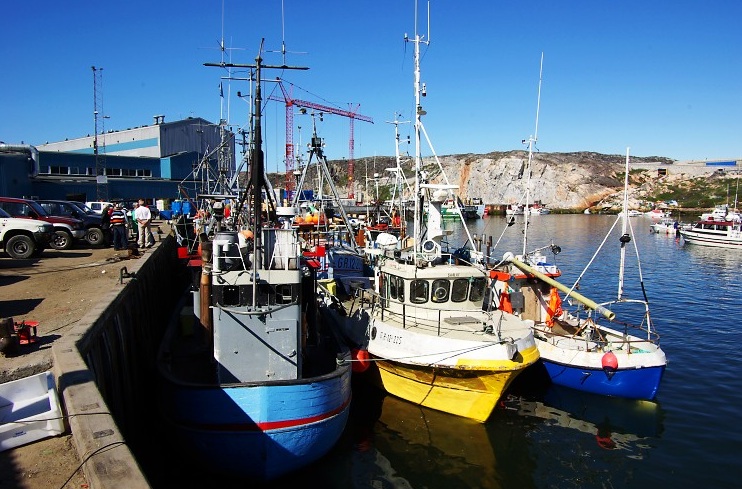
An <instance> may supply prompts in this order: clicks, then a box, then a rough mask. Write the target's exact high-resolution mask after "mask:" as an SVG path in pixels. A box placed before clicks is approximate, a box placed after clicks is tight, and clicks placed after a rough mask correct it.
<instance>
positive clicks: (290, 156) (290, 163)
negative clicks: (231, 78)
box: [270, 78, 374, 199]
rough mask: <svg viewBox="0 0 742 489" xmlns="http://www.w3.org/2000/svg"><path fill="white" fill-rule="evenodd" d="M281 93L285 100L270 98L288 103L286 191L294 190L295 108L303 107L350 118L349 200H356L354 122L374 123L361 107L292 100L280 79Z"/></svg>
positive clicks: (278, 81) (278, 79) (277, 79)
mask: <svg viewBox="0 0 742 489" xmlns="http://www.w3.org/2000/svg"><path fill="white" fill-rule="evenodd" d="M276 82H277V83H278V86H279V88H280V89H281V93H282V94H283V100H281V99H279V98H277V97H270V99H271V100H278V101H282V102H285V103H286V190H293V189H294V107H295V106H296V107H302V108H306V109H315V110H321V111H322V112H326V113H328V114H335V115H340V116H343V117H348V118H349V119H350V140H349V142H348V181H349V183H350V191H349V193H348V198H350V199H354V198H355V193H354V190H353V171H354V163H355V160H354V157H353V153H354V149H355V140H354V138H353V121H355V120H356V119H358V120H359V121H363V122H370V123H371V124H373V123H374V120H373V119H372V118H371V117H368V116H365V115H362V114H359V113H358V109H359V108H360V105H358V104H357V105H355V106H353V105H351V106H350V107H349V110H342V109H338V108H337V107H329V106H326V105H320V104H317V103H314V102H308V101H306V100H299V99H295V98H291V95H289V93H288V92H287V91H286V88H285V87H284V86H283V83H282V82H281V79H280V78H276Z"/></svg>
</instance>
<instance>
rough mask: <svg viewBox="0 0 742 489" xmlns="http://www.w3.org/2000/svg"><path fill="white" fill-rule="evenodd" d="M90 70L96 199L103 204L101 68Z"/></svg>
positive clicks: (105, 197)
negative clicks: (93, 120) (93, 121)
mask: <svg viewBox="0 0 742 489" xmlns="http://www.w3.org/2000/svg"><path fill="white" fill-rule="evenodd" d="M91 68H92V69H93V116H94V118H95V134H94V137H93V153H94V154H95V183H96V198H97V199H98V200H99V201H101V202H105V201H107V200H108V176H107V175H106V139H105V134H106V130H105V124H104V119H105V117H104V116H103V68H96V67H95V66H92V67H91ZM99 119H100V120H99ZM99 128H100V130H99ZM98 134H100V135H101V145H102V151H101V145H99V144H98Z"/></svg>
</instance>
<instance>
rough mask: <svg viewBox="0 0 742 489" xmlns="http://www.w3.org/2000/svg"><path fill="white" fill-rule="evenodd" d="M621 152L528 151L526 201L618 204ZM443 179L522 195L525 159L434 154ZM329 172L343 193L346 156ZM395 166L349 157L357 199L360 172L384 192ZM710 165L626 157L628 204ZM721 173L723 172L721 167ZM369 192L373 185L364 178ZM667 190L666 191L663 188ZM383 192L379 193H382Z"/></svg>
mask: <svg viewBox="0 0 742 489" xmlns="http://www.w3.org/2000/svg"><path fill="white" fill-rule="evenodd" d="M625 158H626V157H625V155H605V154H600V153H592V152H577V153H534V155H533V162H532V175H531V189H530V195H531V199H530V200H531V201H532V202H537V201H540V202H542V203H543V204H545V205H547V206H549V207H550V208H552V209H556V210H563V211H565V212H582V211H583V210H584V209H586V208H594V209H601V210H608V209H610V208H616V207H618V206H620V203H621V199H622V194H623V184H624V171H625ZM439 161H440V163H441V165H442V167H443V168H444V169H445V174H446V175H447V176H448V181H449V183H451V184H454V185H458V186H459V190H458V192H457V193H458V195H459V197H460V198H461V199H462V200H464V201H466V200H467V199H470V198H481V199H482V200H483V201H484V203H486V204H489V205H495V206H499V205H504V204H508V203H516V202H518V201H522V197H523V195H524V193H525V185H526V181H527V176H526V175H525V169H526V166H527V163H528V153H527V152H526V151H509V152H493V153H488V154H484V155H478V154H460V155H448V156H442V157H440V158H439ZM413 164H414V163H413V161H412V159H411V158H406V159H405V160H404V161H403V163H402V167H403V170H404V172H405V175H406V176H407V177H408V181H409V182H410V183H411V182H412V178H411V177H412V175H413V171H412V167H413ZM329 166H330V172H331V173H332V175H333V178H334V179H335V182H336V185H337V186H338V190H339V192H340V194H341V195H347V194H348V193H349V192H348V187H347V185H348V178H347V162H346V161H331V162H329ZM393 166H395V163H394V158H392V157H378V156H377V157H375V158H359V159H358V160H356V162H355V179H356V182H357V183H356V187H355V188H356V191H355V194H356V195H355V196H356V198H357V199H358V200H368V199H366V198H365V197H366V196H367V195H366V194H365V187H366V186H365V181H366V178H369V179H372V178H373V174H374V172H376V173H377V174H378V175H379V176H380V178H379V180H378V186H379V188H380V189H382V193H383V192H388V191H389V189H390V188H391V185H392V182H391V180H390V178H389V175H390V173H389V172H387V171H386V168H391V167H393ZM423 167H424V168H425V171H426V172H428V174H429V178H430V181H431V182H432V183H442V182H443V175H442V173H441V171H440V169H439V168H438V164H437V163H436V161H435V159H433V158H424V160H423ZM713 172H714V170H713V169H707V168H700V169H699V168H695V169H692V168H690V167H685V166H682V165H677V164H676V162H675V161H673V160H672V159H669V158H664V157H657V156H651V157H633V156H632V157H631V169H630V173H629V175H630V179H629V181H630V186H631V191H630V207H632V208H646V207H651V202H648V201H647V199H650V200H651V199H652V198H654V197H656V195H657V194H661V193H663V192H664V191H665V190H666V189H667V188H669V187H673V186H682V183H681V182H687V181H690V180H693V179H697V177H698V176H699V173H700V174H701V175H702V176H704V178H706V177H707V176H708V175H711V174H713ZM722 173H723V172H722ZM283 178H284V177H283V175H274V176H273V177H272V178H271V179H272V180H273V182H274V184H275V185H277V186H278V187H282V186H283V185H282V184H283ZM369 187H370V188H369V192H370V193H371V195H373V192H374V187H375V185H374V184H373V183H370V184H369ZM664 193H667V192H664ZM385 197H386V196H384V195H382V198H385Z"/></svg>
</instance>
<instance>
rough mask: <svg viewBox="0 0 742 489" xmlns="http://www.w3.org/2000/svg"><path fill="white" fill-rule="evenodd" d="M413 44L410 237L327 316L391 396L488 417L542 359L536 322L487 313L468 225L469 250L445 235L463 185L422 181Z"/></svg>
mask: <svg viewBox="0 0 742 489" xmlns="http://www.w3.org/2000/svg"><path fill="white" fill-rule="evenodd" d="M416 31H417V29H416ZM406 41H407V42H412V43H413V44H414V70H415V71H414V75H415V77H414V91H415V106H416V107H417V111H416V117H415V149H416V151H415V175H416V177H415V189H414V191H415V195H416V196H417V198H416V199H415V212H414V223H413V233H412V240H411V241H405V242H406V243H409V244H408V245H402V243H399V246H396V247H389V248H383V247H379V248H377V249H376V250H374V255H375V257H376V263H377V266H376V280H375V289H374V290H368V289H362V288H360V289H357V290H356V301H355V302H354V303H353V305H351V306H350V308H349V309H347V310H346V309H343V306H342V305H341V304H339V303H338V302H337V301H336V300H332V298H331V299H330V300H331V301H332V302H331V304H330V306H329V307H328V308H327V312H328V315H329V317H330V318H331V319H332V321H333V322H334V323H335V324H336V325H337V326H338V328H341V329H344V330H346V331H349V333H348V336H352V337H354V338H355V339H356V341H357V345H356V346H357V348H358V349H359V350H360V352H361V353H359V356H360V357H361V358H365V355H366V352H367V354H368V355H370V359H371V360H372V364H371V369H372V372H373V374H372V375H375V376H377V380H378V382H379V383H380V384H381V386H382V387H383V388H384V389H385V390H386V391H387V392H388V393H390V394H392V395H394V396H396V397H399V398H402V399H405V400H407V401H410V402H412V403H415V404H418V405H421V406H425V407H429V408H431V409H436V410H439V411H443V412H446V413H450V414H454V415H457V416H462V417H466V418H470V419H473V420H476V421H479V422H484V421H486V420H487V419H488V418H489V417H490V415H491V413H492V411H493V410H494V409H495V407H496V406H497V404H498V401H499V400H500V398H501V396H502V394H503V392H504V391H505V389H506V388H507V387H508V385H509V384H510V383H511V382H512V380H513V379H514V378H515V377H516V376H517V375H518V374H519V373H521V372H522V371H523V370H524V369H525V368H526V367H528V366H529V365H532V364H533V363H535V362H536V361H537V360H538V350H537V349H536V344H535V341H534V338H533V332H532V330H531V327H532V326H533V322H532V321H528V320H524V319H522V318H519V317H517V316H515V315H514V314H510V313H507V312H505V311H502V310H485V309H483V303H484V299H485V297H486V296H487V295H488V289H487V283H488V279H487V270H486V269H485V267H484V263H483V255H482V253H481V252H478V251H476V250H475V249H474V247H473V246H471V243H473V240H472V239H471V235H470V234H469V231H468V228H467V227H466V224H465V223H464V222H463V221H462V227H463V229H464V230H465V233H466V235H467V237H468V241H467V243H466V244H465V245H464V246H462V247H460V248H457V249H453V250H450V249H448V248H447V245H446V243H445V241H444V240H443V238H444V236H445V235H446V233H444V231H443V230H442V229H441V222H442V216H441V205H442V204H443V202H444V201H445V200H446V199H447V198H448V197H449V196H450V193H451V192H452V191H453V190H455V189H456V188H457V187H456V186H455V185H451V184H450V183H449V182H448V181H447V177H446V176H445V172H443V173H442V179H443V182H442V183H432V182H430V181H428V180H426V178H425V177H424V173H423V171H422V157H421V148H420V146H421V138H422V137H423V135H424V136H425V137H426V138H427V134H426V133H425V130H424V127H423V123H422V116H423V115H425V114H426V112H425V110H423V107H422V105H421V100H420V96H421V84H420V45H421V44H423V43H425V44H427V43H428V41H427V40H424V39H423V37H422V36H420V35H418V34H417V32H416V34H415V36H414V38H412V39H409V38H406ZM431 151H432V145H431ZM435 158H436V160H437V156H436V157H435ZM488 302H489V301H488ZM369 373H371V372H369Z"/></svg>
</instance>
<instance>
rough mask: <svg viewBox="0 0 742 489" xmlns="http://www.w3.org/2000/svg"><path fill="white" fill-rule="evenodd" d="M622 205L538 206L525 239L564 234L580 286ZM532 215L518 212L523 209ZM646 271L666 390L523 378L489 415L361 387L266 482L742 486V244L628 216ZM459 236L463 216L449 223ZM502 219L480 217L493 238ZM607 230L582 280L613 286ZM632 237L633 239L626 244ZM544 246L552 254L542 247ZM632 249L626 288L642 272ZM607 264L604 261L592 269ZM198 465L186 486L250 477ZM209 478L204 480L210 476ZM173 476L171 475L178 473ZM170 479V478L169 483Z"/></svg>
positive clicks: (518, 244) (518, 237)
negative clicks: (299, 454)
mask: <svg viewBox="0 0 742 489" xmlns="http://www.w3.org/2000/svg"><path fill="white" fill-rule="evenodd" d="M615 218H616V217H615V216H603V215H546V216H533V217H531V218H530V219H531V220H530V225H529V228H528V243H529V244H528V249H529V250H532V249H534V248H537V247H541V246H545V245H548V244H549V243H550V242H551V240H552V239H553V241H554V243H555V244H557V245H559V246H560V247H561V248H562V252H561V253H560V254H559V255H557V257H556V262H557V264H558V265H559V266H560V268H561V269H562V271H563V276H562V278H561V279H560V281H562V283H565V284H568V285H571V284H572V283H573V282H574V280H576V279H577V277H578V276H579V275H580V273H581V272H582V271H583V268H584V266H585V265H586V264H587V263H588V261H589V260H590V259H591V258H592V257H593V254H594V253H595V251H596V250H597V248H598V246H599V245H600V243H601V241H602V240H603V238H604V237H605V234H606V233H607V231H608V229H609V228H610V226H611V225H612V224H613V222H614V221H615ZM520 219H521V220H522V217H520ZM521 223H522V221H520V222H519V223H518V224H516V225H515V226H512V227H510V228H508V230H507V231H506V234H505V235H504V236H503V238H502V240H501V242H500V244H499V245H498V247H497V250H495V252H494V253H493V256H495V257H497V258H499V257H501V256H502V254H503V253H504V252H505V251H513V252H514V253H516V254H517V253H520V252H521V251H522V248H523V241H522V240H523V234H522V224H521ZM631 224H632V225H633V227H634V234H635V238H636V239H635V243H636V245H637V247H638V248H639V254H640V258H641V272H642V274H643V279H644V284H645V287H646V290H647V294H648V297H649V300H650V304H651V307H652V309H651V310H652V316H653V319H654V323H655V326H656V327H657V329H658V331H659V333H660V335H661V338H662V348H663V349H664V351H665V353H666V354H667V358H668V366H667V370H666V373H665V376H664V378H663V381H662V385H661V387H660V390H659V394H658V397H657V399H656V402H646V401H627V400H622V399H611V398H605V397H600V396H593V395H587V394H582V393H578V392H575V391H570V390H569V389H562V388H557V387H555V386H550V385H547V384H544V383H543V382H541V379H542V377H540V375H539V374H540V372H535V371H534V372H529V373H528V374H527V375H524V376H521V377H519V378H518V381H517V382H516V383H515V385H514V386H513V388H512V389H511V390H510V391H509V393H508V395H507V396H506V397H505V399H504V400H503V402H502V404H501V406H500V408H498V409H497V410H496V411H495V412H494V414H493V416H492V417H491V418H490V420H489V421H488V422H487V423H485V424H479V423H473V422H470V421H468V420H465V419H459V418H457V417H453V416H449V415H445V414H442V413H438V412H435V411H430V410H427V409H423V408H419V407H417V406H414V405H411V404H409V403H406V402H404V401H400V400H398V399H395V398H393V397H390V396H384V395H383V394H382V393H380V392H379V391H377V390H375V389H373V388H369V387H368V386H366V385H364V384H358V385H356V388H355V389H354V398H353V404H352V413H351V421H350V424H349V425H348V427H347V429H346V432H345V434H344V436H343V438H342V439H341V441H340V443H339V444H338V445H337V446H336V447H335V449H334V450H333V451H332V452H331V453H330V454H328V456H326V457H325V458H324V459H322V460H321V461H320V462H319V463H317V464H315V465H314V466H312V467H310V468H308V469H306V470H304V471H302V472H301V473H299V474H295V475H294V476H291V477H289V478H287V479H286V480H283V481H278V482H276V483H274V484H271V485H270V487H295V486H297V485H299V484H307V485H311V487H332V488H335V487H338V488H340V487H342V488H351V487H352V488H374V489H380V488H428V489H443V488H446V489H448V488H458V487H461V488H464V487H481V488H568V487H580V488H585V487H596V488H624V487H627V488H628V487H631V488H643V487H652V488H654V487H673V488H685V487H740V485H741V483H740V482H739V477H738V470H737V469H736V466H737V464H738V459H737V454H738V453H739V452H738V450H739V447H740V444H741V443H742V427H740V425H739V424H737V423H736V421H735V420H736V418H737V416H738V413H739V411H738V409H739V405H740V402H741V401H742V380H741V379H740V376H739V374H738V373H737V367H736V361H737V354H736V352H737V351H738V349H737V348H736V346H737V343H735V340H736V339H737V338H738V337H739V335H738V331H737V330H738V325H737V318H736V314H737V313H739V312H740V305H742V300H740V291H742V279H741V278H740V274H739V271H740V265H742V252H740V251H737V250H721V249H714V248H704V247H693V246H692V245H687V246H686V245H684V244H683V241H682V239H680V240H679V241H677V240H676V239H675V237H673V236H665V235H657V234H650V233H649V224H650V220H649V219H648V218H644V217H638V218H632V219H631ZM446 226H448V227H450V228H452V230H453V231H454V233H453V234H452V235H451V236H452V237H453V236H461V235H462V233H461V229H460V225H458V224H446ZM504 227H505V218H504V217H489V218H485V219H482V220H479V221H477V222H474V223H471V226H470V228H471V231H472V233H476V234H477V235H482V234H485V235H487V236H493V242H495V241H497V240H498V238H499V236H500V233H501V232H502V230H503V229H504ZM619 231H620V229H616V230H615V231H614V234H613V236H612V237H611V238H609V240H608V241H607V242H606V244H605V246H604V251H602V252H601V253H600V254H599V255H598V256H597V257H596V259H595V262H594V263H593V265H592V266H591V268H590V270H589V271H588V272H587V273H586V274H585V275H584V277H583V278H582V279H581V281H580V282H581V288H580V292H581V293H582V294H584V295H586V296H587V297H590V298H592V299H595V300H597V301H602V300H608V299H611V298H615V296H616V294H617V288H618V251H617V250H618V236H619V234H620V233H619ZM629 246H632V247H633V245H629ZM545 254H547V256H549V255H550V253H549V252H548V250H545ZM627 255H629V254H628V253H627ZM635 262H636V260H635V259H628V258H627V280H626V282H627V283H626V290H627V295H628V296H629V297H637V296H638V294H639V293H640V289H638V288H637V287H636V286H634V285H633V284H630V283H629V282H630V280H632V279H633V277H634V276H636V275H637V274H638V271H639V270H638V268H637V267H636V266H635ZM596 271H597V272H596ZM192 467H193V466H191V468H189V469H188V476H187V477H186V478H185V479H184V481H182V482H183V484H184V485H185V486H189V487H196V486H200V487H205V486H203V483H204V482H205V481H208V483H210V484H217V483H218V484H219V487H253V485H251V484H249V483H247V482H235V481H217V479H215V478H213V477H212V476H206V475H202V474H199V473H197V472H195V469H193V468H192ZM202 477H203V479H202ZM176 479H177V478H176V477H175V476H173V475H170V476H168V479H167V480H168V482H170V483H173V482H174V481H176ZM163 487H165V486H163Z"/></svg>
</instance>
